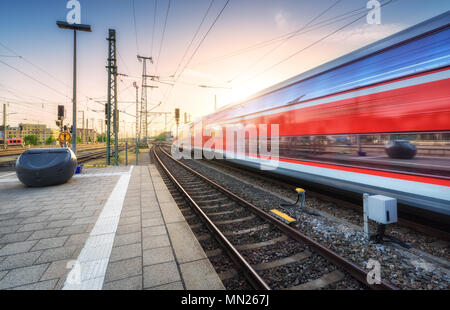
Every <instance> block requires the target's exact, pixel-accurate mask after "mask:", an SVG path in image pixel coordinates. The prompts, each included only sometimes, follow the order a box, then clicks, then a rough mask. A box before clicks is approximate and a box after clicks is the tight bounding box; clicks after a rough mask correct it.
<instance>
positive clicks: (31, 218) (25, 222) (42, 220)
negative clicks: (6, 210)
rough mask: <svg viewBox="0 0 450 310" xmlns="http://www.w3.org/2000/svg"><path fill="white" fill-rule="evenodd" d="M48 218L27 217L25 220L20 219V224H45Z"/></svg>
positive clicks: (46, 216)
mask: <svg viewBox="0 0 450 310" xmlns="http://www.w3.org/2000/svg"><path fill="white" fill-rule="evenodd" d="M48 218H49V216H48V215H41V216H33V217H29V218H27V219H25V220H24V219H23V218H22V219H21V221H22V222H21V224H30V223H41V222H45V221H47V220H48Z"/></svg>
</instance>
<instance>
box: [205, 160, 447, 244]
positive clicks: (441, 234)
mask: <svg viewBox="0 0 450 310" xmlns="http://www.w3.org/2000/svg"><path fill="white" fill-rule="evenodd" d="M209 162H211V163H213V164H214V165H216V166H219V167H223V168H226V169H229V170H231V171H236V172H239V173H242V171H243V170H244V171H245V173H246V175H247V176H249V177H251V178H254V179H258V180H264V181H266V182H268V183H273V184H277V185H279V186H281V187H283V188H286V189H291V190H292V191H294V190H295V188H297V187H298V182H291V181H289V180H286V179H284V180H282V179H280V178H279V177H277V176H273V175H270V176H269V175H264V174H263V173H262V172H261V171H254V170H253V169H251V168H247V167H242V166H237V165H236V164H234V163H231V162H229V161H220V160H212V161H209ZM308 196H311V197H315V198H318V199H320V200H323V201H327V202H331V203H334V204H337V205H339V206H342V207H344V208H347V209H350V210H354V211H356V212H359V213H361V214H362V207H361V204H362V202H361V203H355V202H354V199H345V196H339V197H338V195H336V193H333V194H329V193H327V191H326V190H323V191H317V190H315V189H314V188H308ZM400 216H401V215H400ZM398 224H399V225H401V226H404V227H407V228H410V229H413V230H416V231H419V232H421V233H424V234H427V235H430V236H433V237H437V238H441V239H444V240H450V234H449V233H448V232H446V231H444V230H441V229H439V228H436V227H433V226H435V225H430V224H429V223H424V221H419V220H418V219H407V218H403V217H399V219H398ZM432 224H434V223H432Z"/></svg>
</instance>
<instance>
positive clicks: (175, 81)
mask: <svg viewBox="0 0 450 310" xmlns="http://www.w3.org/2000/svg"><path fill="white" fill-rule="evenodd" d="M230 1H231V0H227V1H226V2H225V4H224V5H223V7H222V9H221V10H220V12H219V13H218V14H217V16H216V18H215V19H214V21H213V22H212V24H211V25H210V27H209V28H208V31H207V32H206V33H205V34H204V35H203V37H202V39H201V40H200V42H199V44H198V45H197V47H196V48H195V50H194V52H193V53H192V54H191V57H190V58H189V60H188V61H187V63H186V64H185V65H184V67H183V69H182V70H181V72H180V73H179V74H178V76H177V77H175V79H174V84H173V85H172V86H170V87H169V88H168V90H167V91H166V93H165V94H164V95H163V100H162V102H167V101H168V100H169V99H170V96H171V94H172V92H173V89H174V88H175V86H176V84H177V82H178V80H179V79H180V77H181V76H182V74H183V72H184V71H185V70H186V68H187V66H188V65H189V64H190V62H191V61H192V59H193V58H194V57H195V55H196V54H197V52H198V50H199V49H200V47H201V46H202V44H203V42H204V41H205V39H206V38H207V37H208V35H209V34H210V32H211V30H212V29H213V28H214V26H215V25H216V23H217V21H218V20H219V18H220V16H222V13H223V12H224V11H225V8H226V7H227V6H228V4H229V3H230Z"/></svg>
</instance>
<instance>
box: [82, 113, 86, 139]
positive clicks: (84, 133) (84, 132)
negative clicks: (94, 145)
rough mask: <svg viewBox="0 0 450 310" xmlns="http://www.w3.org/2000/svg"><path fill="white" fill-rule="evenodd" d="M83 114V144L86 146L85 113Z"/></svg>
mask: <svg viewBox="0 0 450 310" xmlns="http://www.w3.org/2000/svg"><path fill="white" fill-rule="evenodd" d="M81 112H82V113H83V127H82V128H83V132H82V133H81V143H84V144H86V129H85V127H84V111H81Z"/></svg>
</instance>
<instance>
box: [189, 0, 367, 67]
mask: <svg viewBox="0 0 450 310" xmlns="http://www.w3.org/2000/svg"><path fill="white" fill-rule="evenodd" d="M361 11H365V12H366V11H367V8H366V7H365V6H364V7H360V8H358V9H354V10H351V11H348V12H346V13H343V14H339V15H336V16H334V17H331V18H329V19H326V20H323V21H321V22H318V23H315V24H313V25H310V26H309V27H307V28H305V29H304V30H303V31H300V29H301V28H299V29H297V30H294V31H291V32H289V33H286V34H283V35H280V36H277V37H274V38H272V39H269V40H264V41H261V42H258V43H256V44H252V45H250V46H247V47H244V48H241V49H238V50H236V51H233V52H231V53H228V54H225V55H222V56H217V57H214V58H211V59H209V60H206V61H201V62H198V63H195V64H194V65H193V66H199V65H207V64H211V63H214V62H219V61H222V60H225V59H228V58H231V57H236V56H239V55H242V54H245V53H248V52H251V51H254V50H257V49H260V48H263V47H266V46H270V45H272V44H275V43H277V42H280V41H282V40H284V39H285V38H286V37H289V36H291V35H293V34H296V35H301V34H304V33H307V32H311V31H314V30H317V29H320V28H323V27H326V26H329V25H331V24H334V23H337V22H340V21H342V20H345V19H348V18H351V17H353V16H358V15H359V14H361ZM355 12H356V13H355ZM302 28H303V27H302ZM299 31H300V32H299Z"/></svg>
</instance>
